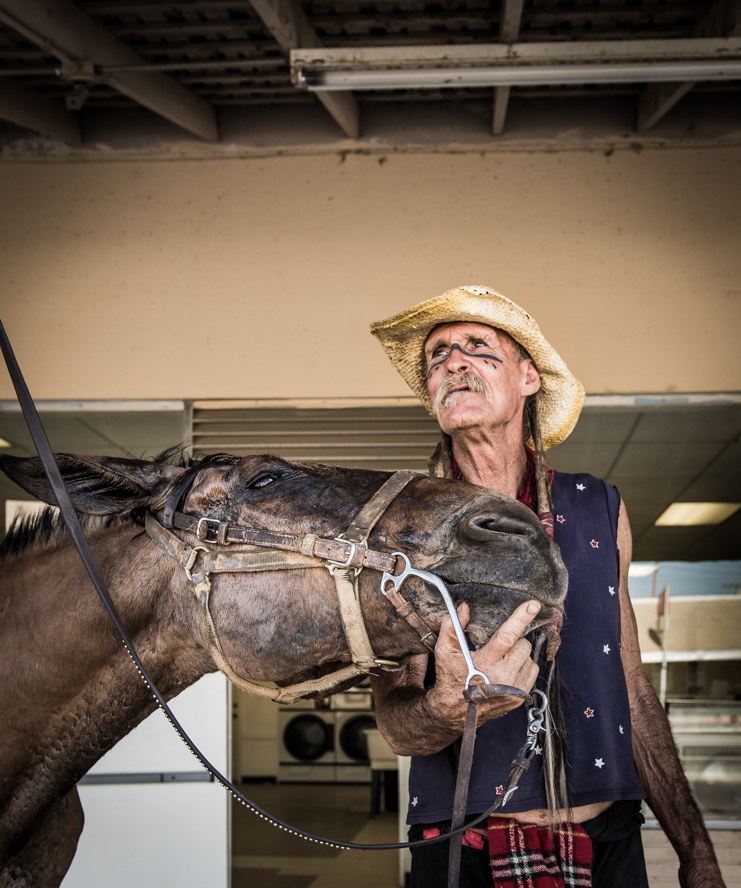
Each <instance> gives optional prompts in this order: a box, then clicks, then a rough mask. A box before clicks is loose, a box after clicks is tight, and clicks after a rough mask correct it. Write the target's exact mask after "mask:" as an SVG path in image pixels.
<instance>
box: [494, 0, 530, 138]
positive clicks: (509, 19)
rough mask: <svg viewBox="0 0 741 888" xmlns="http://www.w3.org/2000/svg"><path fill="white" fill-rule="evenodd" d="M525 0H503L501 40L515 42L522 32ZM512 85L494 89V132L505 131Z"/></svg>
mask: <svg viewBox="0 0 741 888" xmlns="http://www.w3.org/2000/svg"><path fill="white" fill-rule="evenodd" d="M524 5H525V0H502V17H501V19H500V20H499V42H500V43H514V42H515V40H517V37H518V35H519V33H520V23H521V22H522V7H523V6H524ZM511 89H512V87H511V86H497V87H496V88H495V89H494V116H493V120H492V133H493V134H494V135H495V136H501V135H502V133H503V132H504V121H505V120H506V118H507V106H508V105H509V92H510V90H511Z"/></svg>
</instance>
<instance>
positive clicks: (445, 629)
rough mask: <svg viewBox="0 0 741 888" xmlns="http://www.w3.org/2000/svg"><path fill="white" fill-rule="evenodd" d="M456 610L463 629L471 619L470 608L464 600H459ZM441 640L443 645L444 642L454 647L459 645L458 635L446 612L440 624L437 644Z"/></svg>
mask: <svg viewBox="0 0 741 888" xmlns="http://www.w3.org/2000/svg"><path fill="white" fill-rule="evenodd" d="M457 611H458V619H459V620H460V623H461V626H462V627H463V628H464V629H465V628H466V626H468V621H469V620H470V619H471V609H470V608H469V606H468V605H467V604H466V602H465V601H463V602H461V603H460V604H459V605H458V608H457ZM441 641H442V642H443V645H444V644H445V643H446V642H449V643H451V644H453V645H454V646H455V647H459V645H458V637H457V636H456V634H455V629H454V628H453V621H452V620H451V619H450V614H446V615H445V617H444V619H443V621H442V623H441V624H440V636H439V639H438V642H437V643H438V644H440V642H441Z"/></svg>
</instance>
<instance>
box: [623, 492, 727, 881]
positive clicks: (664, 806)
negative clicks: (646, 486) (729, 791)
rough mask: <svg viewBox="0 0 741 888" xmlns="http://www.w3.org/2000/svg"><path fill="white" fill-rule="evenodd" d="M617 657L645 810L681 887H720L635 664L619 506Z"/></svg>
mask: <svg viewBox="0 0 741 888" xmlns="http://www.w3.org/2000/svg"><path fill="white" fill-rule="evenodd" d="M618 548H619V549H620V610H621V620H622V625H621V633H622V647H621V653H622V659H623V668H624V670H625V680H626V682H627V685H628V696H629V699H630V717H631V724H632V733H633V759H634V762H635V766H636V770H637V771H638V776H639V777H640V779H641V783H642V784H643V788H644V790H645V791H646V797H647V801H648V804H649V805H650V807H651V810H652V811H653V812H654V814H656V816H657V818H658V820H659V823H660V824H661V825H662V827H663V828H664V832H665V833H666V835H667V837H668V838H669V841H670V842H671V843H672V845H673V846H674V850H675V851H676V852H677V856H678V857H679V862H680V869H679V880H680V884H681V885H682V886H683V888H723V879H722V877H721V875H720V869H719V868H718V861H717V859H716V857H715V852H714V851H713V845H712V843H711V841H710V837H709V836H708V833H707V830H706V829H705V826H704V824H703V820H702V815H701V814H700V811H699V810H698V808H697V805H696V804H695V800H694V799H693V798H692V792H691V790H690V787H689V784H688V782H687V778H686V777H685V775H684V771H683V770H682V765H681V762H680V761H679V756H678V754H677V748H676V746H675V744H674V738H673V737H672V733H671V729H670V727H669V721H668V719H667V717H666V714H665V712H664V709H663V707H662V705H661V703H660V702H659V699H658V697H657V696H656V693H655V692H654V689H653V688H652V687H651V683H650V682H649V680H648V678H647V677H646V673H645V672H644V670H643V664H642V662H641V650H640V645H639V643H638V630H637V626H636V620H635V614H634V613H633V607H632V605H631V603H630V596H629V595H628V567H629V566H630V559H631V555H632V552H633V540H632V537H631V533H630V524H629V522H628V515H627V513H626V511H625V505H624V504H621V506H620V518H619V521H618Z"/></svg>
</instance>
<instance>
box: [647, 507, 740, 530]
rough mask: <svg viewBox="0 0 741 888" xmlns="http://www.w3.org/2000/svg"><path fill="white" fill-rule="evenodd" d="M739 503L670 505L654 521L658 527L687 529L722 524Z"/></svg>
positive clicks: (736, 509) (737, 508) (735, 510)
mask: <svg viewBox="0 0 741 888" xmlns="http://www.w3.org/2000/svg"><path fill="white" fill-rule="evenodd" d="M739 509H741V503H672V504H671V505H670V506H669V508H668V509H667V510H666V511H665V512H664V513H663V515H661V516H660V517H659V518H657V519H656V525H657V526H658V527H688V526H690V525H693V524H722V522H723V521H725V520H726V518H730V517H731V515H733V513H734V512H737V511H738V510H739Z"/></svg>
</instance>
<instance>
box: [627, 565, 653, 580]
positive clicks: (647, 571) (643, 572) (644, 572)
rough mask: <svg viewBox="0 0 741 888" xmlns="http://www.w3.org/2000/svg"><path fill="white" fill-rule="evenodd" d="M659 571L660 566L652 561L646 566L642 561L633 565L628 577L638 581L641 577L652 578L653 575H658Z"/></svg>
mask: <svg viewBox="0 0 741 888" xmlns="http://www.w3.org/2000/svg"><path fill="white" fill-rule="evenodd" d="M658 569H659V565H658V564H657V563H656V562H655V561H652V562H650V563H649V564H644V563H643V562H641V561H634V562H632V563H631V565H630V567H629V568H628V577H629V578H630V579H631V580H632V579H638V578H639V577H650V576H651V574H653V573H656V571H657V570H658Z"/></svg>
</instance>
